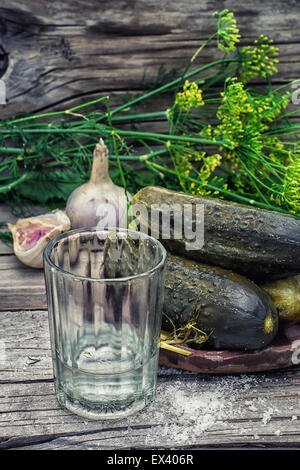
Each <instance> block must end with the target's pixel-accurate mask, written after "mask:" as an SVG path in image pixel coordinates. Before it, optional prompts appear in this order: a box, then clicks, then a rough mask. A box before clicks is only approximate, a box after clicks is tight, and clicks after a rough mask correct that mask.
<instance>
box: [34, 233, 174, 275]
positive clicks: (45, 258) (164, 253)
mask: <svg viewBox="0 0 300 470" xmlns="http://www.w3.org/2000/svg"><path fill="white" fill-rule="evenodd" d="M109 231H114V232H124V233H129V234H130V233H134V234H136V233H141V234H143V236H144V238H146V239H149V240H152V241H153V242H155V244H156V245H157V246H158V247H159V249H160V250H161V254H162V256H161V259H160V261H159V262H158V263H157V264H156V265H155V266H153V267H152V268H151V269H149V270H147V271H143V272H142V273H140V274H133V275H132V276H126V277H117V278H101V277H89V276H81V275H80V274H74V273H71V272H69V271H66V270H65V269H62V268H60V267H59V266H57V265H56V264H55V263H54V262H53V261H52V260H51V258H50V254H51V251H52V249H53V248H54V246H55V245H56V244H57V243H58V242H59V241H60V240H63V239H65V238H68V237H69V236H71V235H74V234H77V233H81V232H109ZM166 257H167V250H166V249H165V247H164V246H163V245H162V243H161V242H160V241H159V240H157V239H156V238H154V237H152V236H151V235H148V234H146V233H144V232H136V231H134V230H130V229H126V228H120V227H117V228H109V227H108V228H103V229H98V228H97V227H81V228H77V229H73V230H68V231H66V232H62V233H60V234H58V235H56V236H55V237H54V238H53V239H52V240H50V241H49V243H48V244H47V245H46V247H45V249H44V252H43V261H44V271H45V265H46V264H47V265H48V266H50V268H51V270H52V271H53V270H55V271H57V272H58V273H60V274H62V275H64V276H68V277H70V278H73V279H74V280H80V281H93V282H116V283H117V282H126V281H130V280H132V279H138V278H141V277H145V276H148V275H149V274H152V273H153V272H155V271H157V270H159V269H160V268H161V267H162V266H163V265H164V263H165V260H166Z"/></svg>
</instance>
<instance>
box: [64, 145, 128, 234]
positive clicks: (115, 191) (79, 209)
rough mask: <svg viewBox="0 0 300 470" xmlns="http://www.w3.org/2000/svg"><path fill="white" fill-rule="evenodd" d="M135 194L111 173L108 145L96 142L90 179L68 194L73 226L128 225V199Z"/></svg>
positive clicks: (67, 209) (68, 213)
mask: <svg viewBox="0 0 300 470" xmlns="http://www.w3.org/2000/svg"><path fill="white" fill-rule="evenodd" d="M131 199H132V197H131V195H130V194H129V193H127V195H126V193H125V190H124V188H121V187H120V186H116V185H115V184H114V183H113V182H112V180H111V178H110V176H109V174H108V149H107V147H106V145H105V144H104V142H103V140H102V139H100V142H99V143H98V144H97V145H96V147H95V149H94V155H93V166H92V172H91V176H90V179H89V181H88V182H87V183H85V184H83V185H81V186H79V187H78V188H76V189H75V190H74V191H73V192H72V193H71V194H70V196H69V198H68V201H67V205H66V213H67V215H68V217H69V219H70V221H71V226H72V229H75V228H80V227H94V226H97V225H98V227H99V224H101V227H99V228H105V227H123V228H127V202H128V200H131Z"/></svg>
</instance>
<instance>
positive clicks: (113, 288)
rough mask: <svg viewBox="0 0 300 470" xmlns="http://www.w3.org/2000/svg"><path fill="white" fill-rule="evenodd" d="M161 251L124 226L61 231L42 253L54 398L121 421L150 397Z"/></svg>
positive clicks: (152, 241)
mask: <svg viewBox="0 0 300 470" xmlns="http://www.w3.org/2000/svg"><path fill="white" fill-rule="evenodd" d="M165 259H166V251H165V249H164V248H163V246H162V245H161V244H160V242H159V241H158V240H156V239H154V238H152V237H149V236H148V235H146V234H144V233H141V232H132V231H130V230H125V229H116V230H100V231H99V230H97V229H96V228H88V229H78V230H72V231H70V232H66V233H63V234H61V235H59V236H57V237H56V238H54V239H53V240H51V241H50V243H49V244H48V245H47V247H46V249H45V251H44V273H45V282H46V292H47V299H48V311H49V329H50V339H51V349H52V359H53V372H54V385H55V391H56V395H57V399H58V401H59V403H60V404H61V405H62V406H64V407H65V408H67V409H69V410H70V411H72V412H74V413H76V414H79V415H81V416H84V417H86V418H91V419H119V418H123V417H126V416H128V415H130V414H133V413H135V412H137V411H139V410H141V409H143V408H144V407H145V406H146V405H147V404H148V403H149V402H151V401H152V400H153V398H154V396H155V389H156V377H157V367H158V353H159V338H160V329H161V319H162V305H163V294H164V265H165Z"/></svg>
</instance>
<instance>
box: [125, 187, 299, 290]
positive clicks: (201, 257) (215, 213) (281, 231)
mask: <svg viewBox="0 0 300 470" xmlns="http://www.w3.org/2000/svg"><path fill="white" fill-rule="evenodd" d="M133 202H134V204H143V205H144V206H146V208H147V209H148V214H150V210H152V214H153V212H155V211H158V212H160V213H161V214H163V213H164V212H166V210H168V206H172V205H174V204H176V205H178V206H177V207H180V208H181V211H182V213H183V208H184V205H185V204H187V205H192V207H193V215H192V220H188V218H187V219H186V221H187V222H189V223H190V224H192V225H194V224H195V207H196V205H201V204H203V205H204V246H203V247H202V248H200V249H196V250H191V249H190V248H189V249H187V248H186V246H187V245H186V242H188V240H186V239H185V238H184V233H185V232H184V230H183V231H182V233H183V236H182V237H181V238H177V239H176V237H174V230H173V231H172V221H171V238H170V239H164V240H163V239H161V238H162V234H161V227H159V229H158V233H157V234H155V233H154V236H157V238H160V239H161V241H162V243H163V244H164V245H165V247H166V248H167V249H168V250H169V251H171V252H174V253H176V254H180V255H182V256H185V257H188V258H191V259H195V260H197V261H201V262H204V263H208V264H213V265H216V266H221V267H224V268H227V269H232V270H233V271H234V272H237V273H240V274H243V275H245V276H247V277H249V278H250V279H252V280H254V281H257V282H264V281H267V280H270V279H279V278H282V277H287V276H292V275H295V274H298V273H299V272H300V219H299V218H297V217H293V216H289V215H286V214H282V213H279V212H274V211H268V210H263V209H258V208H254V207H249V206H244V205H241V204H238V203H233V202H227V201H222V200H220V199H215V198H209V197H197V196H193V195H190V194H185V193H180V192H176V191H171V190H167V189H164V188H160V187H145V188H143V189H141V190H140V191H139V192H138V193H137V194H136V195H135V196H134V198H133ZM162 204H164V205H165V206H164V207H163V209H160V206H161V205H162ZM153 205H158V208H155V207H154V206H153ZM151 206H152V208H151ZM144 219H145V217H144ZM144 219H143V214H142V213H141V217H140V221H141V222H142V224H144V226H148V230H150V228H151V222H150V220H151V219H150V217H148V220H144ZM152 228H153V227H152ZM183 228H184V227H183Z"/></svg>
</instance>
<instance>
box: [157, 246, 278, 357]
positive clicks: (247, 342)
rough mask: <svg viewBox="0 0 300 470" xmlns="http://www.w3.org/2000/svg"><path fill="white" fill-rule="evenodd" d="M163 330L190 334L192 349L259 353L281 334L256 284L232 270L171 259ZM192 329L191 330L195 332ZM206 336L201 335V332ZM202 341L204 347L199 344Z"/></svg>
mask: <svg viewBox="0 0 300 470" xmlns="http://www.w3.org/2000/svg"><path fill="white" fill-rule="evenodd" d="M163 312H164V314H163V324H162V329H163V330H166V331H170V332H172V331H174V330H176V332H177V333H178V332H179V331H181V332H182V331H183V332H186V334H187V335H186V337H187V339H188V341H191V344H190V346H191V347H193V348H195V349H197V348H199V347H200V346H201V338H203V334H206V335H207V338H208V339H207V340H206V342H205V343H204V345H203V346H202V347H204V348H207V347H209V348H213V349H218V350H220V349H228V350H255V349H261V348H263V347H264V346H266V345H268V344H269V343H270V342H271V341H272V340H273V338H274V337H275V336H276V333H277V330H278V313H277V310H276V308H275V306H274V304H273V302H272V300H271V299H270V297H269V296H268V294H267V293H266V292H265V291H264V290H262V289H260V288H259V287H258V286H257V285H256V284H255V283H254V282H252V281H250V280H248V279H246V278H245V277H243V276H241V275H239V274H235V273H233V272H231V271H229V270H226V269H222V268H218V267H212V266H209V265H203V264H200V263H198V262H196V261H192V260H189V259H186V258H182V257H178V256H174V255H170V254H169V255H168V257H167V261H166V270H165V296H164V307H163ZM190 327H191V328H190ZM199 330H200V331H201V332H202V334H197V331H199ZM199 338H200V341H199Z"/></svg>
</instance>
